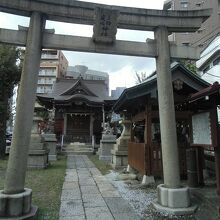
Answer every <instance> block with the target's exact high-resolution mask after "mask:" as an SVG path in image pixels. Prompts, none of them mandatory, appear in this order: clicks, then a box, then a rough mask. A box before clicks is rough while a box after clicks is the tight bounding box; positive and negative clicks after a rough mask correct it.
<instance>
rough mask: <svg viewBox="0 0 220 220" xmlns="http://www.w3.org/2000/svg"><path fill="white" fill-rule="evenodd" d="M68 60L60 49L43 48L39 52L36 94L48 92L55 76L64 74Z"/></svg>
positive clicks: (60, 76)
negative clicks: (40, 52)
mask: <svg viewBox="0 0 220 220" xmlns="http://www.w3.org/2000/svg"><path fill="white" fill-rule="evenodd" d="M67 67H68V60H67V59H66V57H65V56H64V54H63V52H62V51H60V50H50V49H45V50H43V51H42V54H41V63H40V70H39V76H38V85H37V94H45V93H50V92H51V91H52V87H53V84H54V82H55V81H56V79H57V78H62V77H64V76H65V75H66V71H67Z"/></svg>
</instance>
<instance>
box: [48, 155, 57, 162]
mask: <svg viewBox="0 0 220 220" xmlns="http://www.w3.org/2000/svg"><path fill="white" fill-rule="evenodd" d="M48 160H49V161H56V160H57V155H50V154H49V155H48Z"/></svg>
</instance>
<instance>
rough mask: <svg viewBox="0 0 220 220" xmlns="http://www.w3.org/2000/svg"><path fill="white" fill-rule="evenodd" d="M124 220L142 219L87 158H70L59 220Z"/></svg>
mask: <svg viewBox="0 0 220 220" xmlns="http://www.w3.org/2000/svg"><path fill="white" fill-rule="evenodd" d="M124 219H126V220H139V219H140V218H139V217H138V216H137V215H136V214H135V212H134V210H133V209H132V208H131V207H130V206H129V204H128V203H127V202H126V201H125V200H124V199H122V198H121V196H120V194H119V192H118V191H117V190H116V188H115V187H114V186H112V184H110V183H109V182H108V180H107V179H106V178H105V177H104V176H102V174H101V172H100V171H99V170H98V169H97V168H96V167H95V166H94V164H93V163H92V162H91V161H90V160H89V159H88V157H87V156H85V155H77V156H76V155H71V156H68V157H67V169H66V176H65V181H64V183H63V189H62V195H61V206H60V220H124Z"/></svg>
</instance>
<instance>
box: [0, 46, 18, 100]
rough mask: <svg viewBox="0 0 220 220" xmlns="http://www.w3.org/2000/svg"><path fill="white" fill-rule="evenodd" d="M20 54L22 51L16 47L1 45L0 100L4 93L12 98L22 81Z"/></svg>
mask: <svg viewBox="0 0 220 220" xmlns="http://www.w3.org/2000/svg"><path fill="white" fill-rule="evenodd" d="M20 53H21V50H19V49H16V48H15V47H14V46H9V45H0V99H1V98H3V94H4V93H8V94H9V97H10V96H11V95H12V94H13V93H12V91H13V87H14V85H16V84H17V83H18V82H19V80H20V75H21V68H20V65H18V62H19V56H20ZM3 90H4V91H3Z"/></svg>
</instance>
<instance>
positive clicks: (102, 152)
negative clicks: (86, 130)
mask: <svg viewBox="0 0 220 220" xmlns="http://www.w3.org/2000/svg"><path fill="white" fill-rule="evenodd" d="M114 144H115V140H101V141H100V148H99V160H105V161H109V162H111V157H112V155H111V150H112V149H113V146H114Z"/></svg>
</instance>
